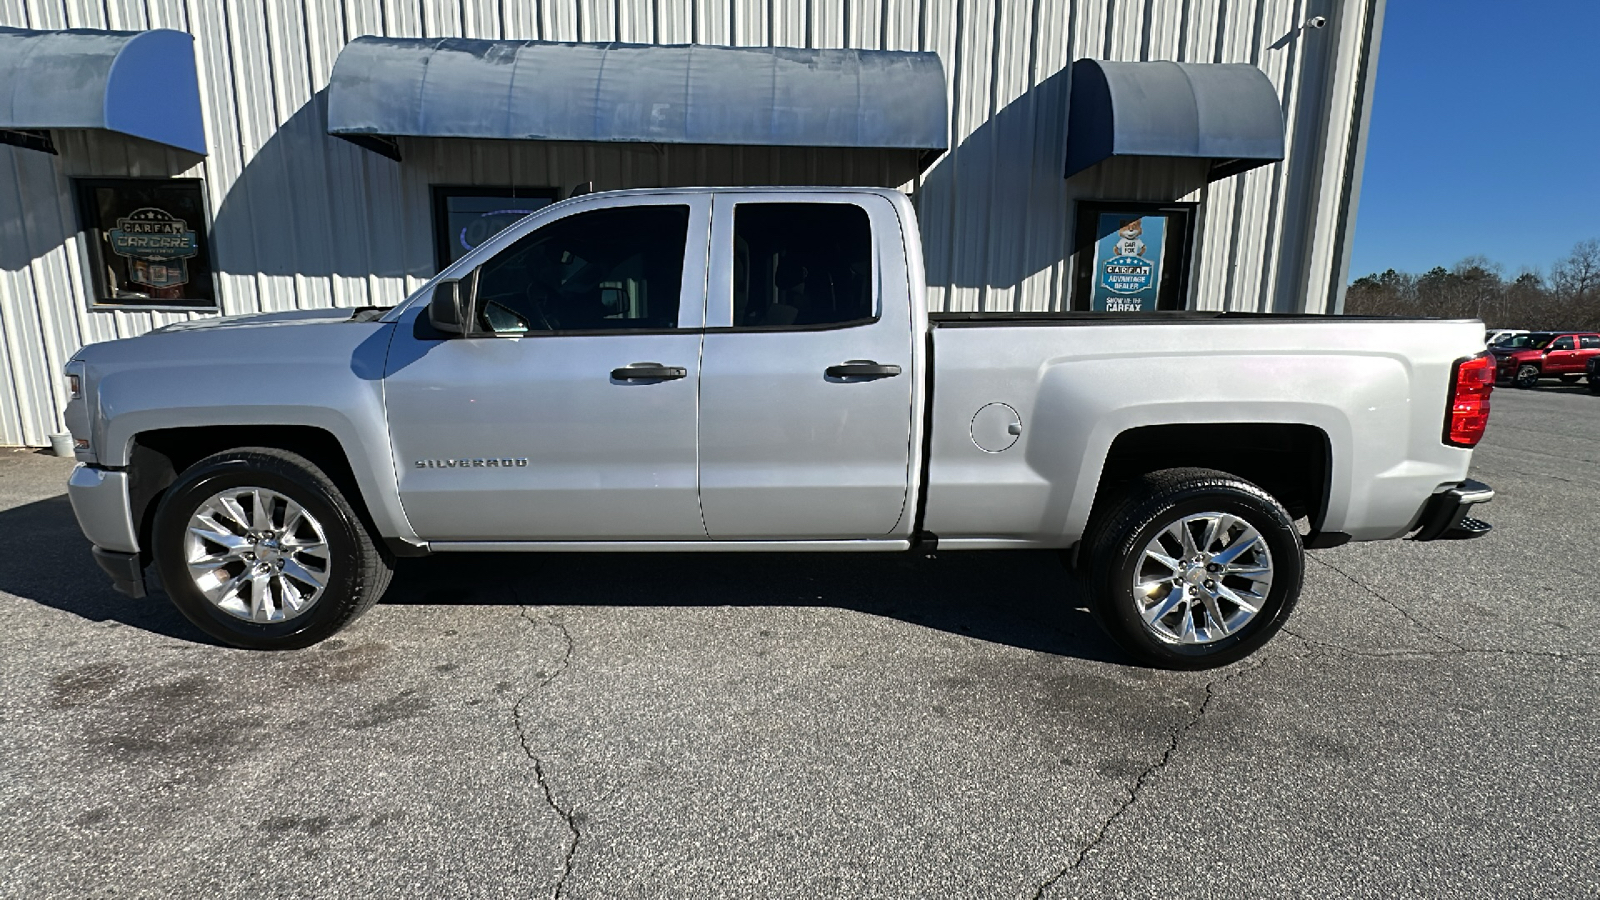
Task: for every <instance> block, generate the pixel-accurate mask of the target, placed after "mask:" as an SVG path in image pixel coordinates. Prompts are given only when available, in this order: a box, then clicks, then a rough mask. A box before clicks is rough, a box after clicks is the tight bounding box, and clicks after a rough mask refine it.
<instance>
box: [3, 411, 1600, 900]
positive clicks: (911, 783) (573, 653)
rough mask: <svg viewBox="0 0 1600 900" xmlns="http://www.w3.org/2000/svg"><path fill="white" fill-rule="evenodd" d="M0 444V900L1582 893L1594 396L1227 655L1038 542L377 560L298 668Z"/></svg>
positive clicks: (1594, 829) (1593, 602) (1537, 430)
mask: <svg viewBox="0 0 1600 900" xmlns="http://www.w3.org/2000/svg"><path fill="white" fill-rule="evenodd" d="M70 467H71V463H70V461H65V460H59V459H54V458H51V457H47V456H44V455H40V454H38V453H35V452H32V451H6V450H0V616H3V621H4V622H5V623H6V627H5V628H4V629H0V661H3V665H0V896H4V897H18V898H24V897H25V898H30V900H31V898H41V897H72V898H88V897H119V898H120V897H162V898H166V897H205V898H208V900H209V898H234V897H238V898H245V897H249V898H278V897H308V898H310V897H314V898H343V897H353V898H373V897H441V898H443V897H450V898H454V897H486V898H487V897H493V898H510V897H543V898H549V897H560V898H633V897H695V898H710V897H759V898H788V897H794V898H822V897H827V898H835V897H837V898H844V897H849V898H857V897H861V898H865V897H886V898H960V897H971V898H984V900H987V898H1043V897H1049V898H1058V897H1148V898H1172V897H1288V896H1304V897H1382V898H1394V897H1419V898H1420V897H1429V898H1431V897H1452V898H1456V897H1493V898H1504V897H1594V896H1600V738H1597V737H1596V733H1595V732H1596V724H1597V722H1600V699H1597V698H1600V646H1597V645H1596V636H1597V635H1600V590H1597V579H1596V574H1595V569H1596V557H1597V554H1596V550H1597V545H1600V397H1593V396H1590V395H1588V394H1587V393H1586V391H1585V390H1584V388H1583V387H1582V386H1577V387H1570V388H1568V387H1556V386H1550V387H1542V388H1540V389H1538V390H1535V391H1516V390H1500V391H1497V392H1496V393H1495V397H1494V413H1493V417H1492V419H1491V425H1490V429H1489V434H1488V437H1487V438H1486V440H1485V442H1484V444H1483V445H1482V446H1481V447H1480V448H1479V450H1478V452H1477V454H1476V456H1475V458H1474V465H1473V470H1474V472H1473V474H1474V477H1477V478H1479V479H1481V480H1484V481H1487V482H1489V483H1490V484H1491V485H1493V486H1494V487H1495V489H1496V490H1497V491H1498V492H1499V497H1498V498H1497V499H1496V500H1495V502H1494V503H1493V504H1492V505H1491V506H1490V507H1488V508H1486V510H1485V512H1484V513H1483V518H1486V519H1488V520H1489V521H1491V522H1493V523H1494V524H1495V526H1496V529H1495V531H1494V532H1493V533H1491V534H1490V535H1488V536H1487V537H1484V538H1482V539H1480V540H1476V541H1464V542H1436V543H1432V544H1415V543H1408V542H1388V543H1382V544H1361V545H1351V546H1347V547H1342V548H1338V549H1335V550H1327V551H1319V552H1316V553H1314V554H1313V555H1312V557H1311V559H1312V562H1311V564H1310V565H1309V567H1308V573H1307V578H1306V585H1305V592H1304V594H1303V599H1302V600H1301V603H1300V606H1299V609H1298V610H1297V611H1296V613H1295V615H1294V617H1293V618H1292V619H1291V620H1290V623H1289V625H1288V627H1287V629H1286V631H1285V632H1284V633H1283V634H1281V635H1280V636H1279V637H1278V638H1277V639H1275V640H1274V642H1273V643H1272V644H1270V645H1269V646H1268V647H1267V648H1266V649H1265V650H1264V651H1262V652H1261V653H1258V654H1257V655H1255V656H1254V657H1251V658H1249V659H1246V660H1244V661H1242V662H1240V663H1237V664H1235V665H1233V666H1230V667H1227V668H1224V669H1220V670H1215V671H1211V672H1201V673H1168V672H1159V671H1152V670H1148V669H1143V668H1139V667H1137V666H1135V665H1132V664H1131V663H1130V661H1129V660H1128V659H1127V658H1126V657H1124V656H1123V655H1122V654H1121V653H1120V652H1119V651H1118V650H1117V649H1116V648H1115V647H1113V646H1112V645H1111V644H1109V642H1108V641H1107V640H1106V639H1105V638H1104V637H1103V636H1102V635H1101V634H1100V633H1099V632H1098V630H1097V629H1096V628H1095V626H1094V624H1093V622H1092V621H1091V620H1090V619H1089V617H1088V615H1087V613H1085V612H1084V611H1082V610H1081V609H1078V608H1076V606H1075V604H1076V603H1077V598H1076V596H1075V595H1074V594H1073V593H1072V592H1071V591H1070V590H1069V588H1068V587H1067V584H1066V579H1065V577H1064V574H1063V572H1062V570H1061V569H1060V567H1059V564H1058V563H1057V561H1056V559H1055V557H1054V556H1053V555H1052V554H1048V553H968V554H961V553H938V554H935V555H934V556H932V557H927V556H923V555H915V556H913V555H905V554H896V555H882V556H874V555H856V554H851V555H841V556H838V557H823V556H812V555H728V556H721V557H709V556H704V555H648V554H645V555H586V554H574V555H541V554H528V555H508V556H471V557H466V556H459V557H438V558H430V559H421V560H405V561H402V562H401V564H400V567H399V569H398V572H397V576H396V579H395V584H394V587H393V588H392V589H391V590H390V593H389V595H388V597H387V598H386V599H385V601H384V602H383V603H382V604H380V605H379V606H378V607H376V608H375V609H374V610H373V611H372V612H370V613H369V614H368V615H367V616H366V617H365V618H364V619H362V620H361V621H360V622H359V623H357V624H356V626H355V627H353V628H351V629H349V630H347V631H345V632H343V633H342V634H340V635H339V636H338V637H336V638H334V639H332V640H329V641H327V642H325V643H323V644H321V645H319V646H316V647H313V648H311V649H308V650H304V651H298V652H291V653H277V654H269V653H252V652H247V651H240V650H233V649H228V648H225V647H221V646H217V645H216V644H214V643H212V642H210V641H209V640H208V639H207V638H205V637H204V636H203V635H202V634H201V633H200V632H199V631H197V630H195V629H194V628H192V627H191V626H190V625H189V624H188V623H187V622H186V621H185V620H183V619H182V618H181V617H180V616H179V615H178V614H177V612H176V611H175V610H173V609H172V608H171V607H170V605H168V604H167V602H166V601H165V599H164V598H163V597H161V596H159V595H158V596H154V597H152V598H150V599H148V600H144V601H134V600H129V599H126V598H124V597H122V596H120V595H118V594H116V593H114V592H113V591H112V590H111V589H110V586H109V583H108V582H107V580H106V579H105V578H104V577H103V576H102V575H101V574H100V572H99V570H98V569H97V568H96V567H95V565H94V563H93V562H92V561H91V559H90V557H89V550H88V545H87V543H86V542H85V541H84V539H83V538H82V536H81V535H80V534H79V532H78V529H77V526H76V524H75V523H74V521H73V518H72V514H71V510H70V508H69V506H68V504H67V500H66V497H65V495H64V482H65V479H66V476H67V473H68V471H69V469H70Z"/></svg>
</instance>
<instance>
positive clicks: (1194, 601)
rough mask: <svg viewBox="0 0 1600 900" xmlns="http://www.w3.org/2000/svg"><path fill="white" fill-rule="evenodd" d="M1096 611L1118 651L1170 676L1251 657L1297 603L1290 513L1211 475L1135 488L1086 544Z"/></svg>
mask: <svg viewBox="0 0 1600 900" xmlns="http://www.w3.org/2000/svg"><path fill="white" fill-rule="evenodd" d="M1084 540H1085V543H1084V551H1085V553H1086V554H1087V555H1086V558H1085V559H1084V565H1085V567H1086V569H1087V577H1088V587H1089V593H1090V596H1091V598H1092V599H1091V610H1092V611H1093V612H1094V614H1095V617H1096V619H1098V620H1099V622H1100V624H1101V626H1102V627H1104V628H1105V630H1106V631H1107V632H1108V633H1109V634H1110V635H1111V637H1112V639H1113V640H1115V641H1116V642H1117V643H1118V644H1119V645H1121V646H1122V648H1123V649H1124V650H1126V651H1128V653H1130V654H1132V655H1133V656H1135V657H1137V658H1138V659H1139V660H1140V661H1142V662H1144V663H1147V664H1150V665H1154V666H1159V667H1161V668H1168V669H1204V668H1210V667H1212V666H1220V665H1225V664H1227V663H1231V662H1234V661H1235V660H1238V659H1242V658H1244V657H1245V656H1248V655H1250V654H1251V653H1254V652H1255V651H1256V650H1257V649H1259V648H1260V647H1261V646H1262V645H1264V644H1265V643H1266V642H1267V641H1268V640H1270V639H1271V638H1272V636H1273V635H1274V634H1276V633H1277V631H1278V629H1279V628H1280V627H1282V626H1283V623H1284V621H1285V620H1286V619H1287V618H1288V616H1289V613H1290V611H1292V610H1293V609H1294V605H1295V602H1296V601H1297V600H1298V599H1299V597H1300V586H1301V580H1302V578H1303V576H1304V572H1305V551H1304V550H1303V548H1302V546H1301V543H1300V533H1299V532H1298V531H1297V530H1296V529H1295V527H1294V522H1293V520H1291V519H1290V518H1289V514H1288V512H1287V511H1285V510H1284V508H1283V506H1282V505H1281V504H1280V503H1278V501H1277V500H1275V499H1273V498H1272V496H1271V495H1269V494H1267V493H1266V492H1265V491H1263V490H1261V489H1260V488H1258V487H1256V486H1255V485H1253V484H1251V483H1249V482H1248V481H1244V480H1243V479H1240V478H1236V477H1234V476H1232V475H1229V474H1227V473H1225V472H1218V471H1214V470H1211V469H1164V470H1162V471H1158V472H1152V473H1150V474H1147V475H1145V476H1143V477H1141V478H1140V479H1139V480H1138V481H1136V482H1134V483H1133V484H1131V485H1129V486H1128V487H1127V488H1126V489H1125V490H1124V491H1123V492H1122V493H1120V494H1119V495H1118V496H1117V498H1116V499H1115V500H1113V501H1112V502H1111V504H1110V506H1109V508H1108V509H1106V510H1105V511H1104V513H1103V514H1097V516H1096V519H1095V522H1094V523H1092V524H1091V527H1090V531H1089V534H1088V535H1086V536H1085V539H1084Z"/></svg>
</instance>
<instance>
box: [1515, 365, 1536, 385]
mask: <svg viewBox="0 0 1600 900" xmlns="http://www.w3.org/2000/svg"><path fill="white" fill-rule="evenodd" d="M1511 383H1512V384H1514V385H1516V386H1517V387H1519V388H1531V387H1533V386H1534V385H1536V384H1538V383H1539V367H1538V366H1534V365H1527V366H1522V367H1521V368H1519V369H1517V374H1516V376H1515V377H1514V378H1513V379H1512V381H1511Z"/></svg>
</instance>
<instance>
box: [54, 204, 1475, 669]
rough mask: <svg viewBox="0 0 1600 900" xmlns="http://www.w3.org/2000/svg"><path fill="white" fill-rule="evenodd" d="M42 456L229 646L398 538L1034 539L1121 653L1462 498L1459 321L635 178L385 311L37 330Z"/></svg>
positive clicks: (389, 548)
mask: <svg viewBox="0 0 1600 900" xmlns="http://www.w3.org/2000/svg"><path fill="white" fill-rule="evenodd" d="M66 371H67V375H68V378H69V382H70V385H71V390H72V399H71V401H70V403H69V405H68V407H67V410H66V419H67V422H68V425H69V427H70V429H71V431H72V434H73V437H74V438H75V441H76V445H77V448H78V449H77V456H78V460H79V465H78V466H77V467H76V469H75V470H74V471H73V473H72V475H71V478H70V481H69V483H68V493H69V495H70V497H71V501H72V506H73V509H74V511H75V513H76V515H77V518H78V521H79V523H80V525H81V527H82V528H83V531H84V534H85V535H86V536H87V537H88V539H89V541H90V542H91V543H92V544H93V545H94V550H93V552H94V556H95V558H96V559H97V560H98V561H99V563H100V565H101V566H102V567H103V568H104V569H105V570H106V572H107V573H109V574H110V576H111V577H112V579H113V580H114V582H115V583H116V585H117V586H118V588H119V589H120V590H122V591H123V592H124V593H127V594H130V595H133V596H135V597H140V596H144V593H145V590H146V586H145V585H146V582H145V570H146V568H147V567H152V566H153V568H154V569H155V570H156V572H157V574H158V576H159V581H160V585H161V587H162V588H163V589H164V590H165V592H166V593H167V595H168V596H169V597H170V598H171V600H172V601H173V602H174V603H175V604H176V606H177V607H178V609H179V610H181V611H182V613H183V614H184V615H185V616H187V617H188V618H189V619H190V620H191V621H193V622H194V623H195V624H196V625H197V626H199V627H200V628H201V629H203V630H204V631H206V632H207V633H209V634H211V635H213V636H214V637H216V638H218V639H220V640H222V641H224V642H227V643H230V644H233V645H237V646H240V647H247V648H259V649H278V648H293V647H303V646H306V645H309V644H311V643H314V642H316V641H319V640H321V639H323V638H326V637H327V636H329V635H330V634H333V633H334V632H335V631H337V630H338V629H340V628H341V627H343V626H345V625H347V624H348V623H350V622H351V621H352V620H353V619H355V618H356V617H357V616H359V615H360V614H361V613H362V612H364V611H365V610H367V609H368V608H369V607H371V606H372V604H373V603H375V602H376V601H377V599H378V598H379V596H380V595H382V593H383V591H384V589H385V587H386V586H387V584H388V582H389V579H390V575H391V571H392V565H393V562H394V559H395V557H402V556H415V555H422V554H428V553H458V552H491V551H493V552H546V551H561V552H574V551H579V552H581V551H678V552H699V551H713V552H715V551H722V552H740V551H824V552H842V551H883V552H896V551H907V550H912V549H915V548H921V549H924V550H926V549H927V548H934V547H936V548H937V549H938V550H940V551H956V550H1000V549H1021V548H1038V549H1047V548H1054V549H1058V550H1061V551H1064V557H1065V559H1066V561H1067V562H1068V564H1069V566H1071V567H1073V568H1074V569H1075V570H1076V572H1077V573H1078V575H1077V577H1078V578H1080V579H1081V582H1080V583H1081V584H1082V585H1083V586H1084V587H1085V588H1086V590H1083V591H1074V590H1069V589H1068V586H1067V584H1066V583H1065V578H1067V577H1068V574H1067V573H1066V572H1064V573H1063V577H1064V582H1063V590H1062V592H1061V595H1060V597H1061V602H1062V603H1063V604H1067V603H1068V602H1069V601H1070V598H1072V597H1074V596H1087V597H1089V598H1091V600H1090V603H1091V608H1092V611H1093V612H1094V614H1095V616H1096V617H1097V618H1098V620H1099V621H1100V623H1101V624H1102V625H1103V626H1104V627H1105V628H1106V630H1107V631H1108V632H1109V633H1110V634H1111V636H1112V637H1113V638H1114V639H1115V640H1116V641H1117V642H1118V643H1119V644H1121V645H1122V646H1123V647H1124V648H1126V650H1127V651H1128V652H1129V653H1130V654H1132V655H1133V656H1134V657H1136V658H1137V659H1139V660H1142V661H1143V662H1145V663H1148V664H1152V665H1157V666H1166V667H1178V668H1185V667H1186V668H1199V667H1206V666H1213V665H1220V664H1223V663H1226V662H1229V661H1231V660H1235V659H1238V658H1240V657H1242V656H1244V655H1246V654H1248V653H1250V652H1252V651H1253V650H1255V649H1256V648H1258V647H1260V646H1261V645H1262V644H1263V643H1265V642H1266V641H1267V640H1268V639H1269V638H1270V637H1271V636H1272V635H1273V634H1274V633H1275V632H1276V631H1277V630H1278V628H1279V627H1280V626H1281V625H1282V624H1283V622H1284V620H1285V618H1286V617H1287V616H1288V615H1289V613H1290V611H1291V610H1292V608H1293V607H1294V605H1295V603H1296V601H1297V599H1298V597H1299V594H1300V590H1301V580H1302V574H1303V566H1304V556H1303V552H1304V548H1306V547H1312V548H1317V547H1327V546H1332V545H1336V544H1339V543H1343V542H1345V541H1349V540H1357V541H1371V540H1385V539H1390V538H1400V537H1404V536H1407V535H1411V536H1412V537H1413V538H1414V539H1417V540H1431V539H1435V538H1440V537H1464V536H1471V535H1476V534H1481V533H1483V532H1484V531H1486V530H1487V529H1488V527H1489V526H1488V525H1486V524H1484V523H1482V522H1480V521H1478V520H1476V519H1473V518H1471V517H1469V516H1467V512H1468V510H1469V509H1470V508H1471V507H1472V506H1474V505H1475V504H1480V503H1483V502H1485V501H1488V500H1490V499H1492V498H1493V496H1494V493H1493V491H1492V490H1490V489H1489V488H1488V487H1487V486H1485V485H1483V484H1480V483H1478V482H1475V481H1471V480H1469V479H1468V478H1467V472H1468V464H1469V462H1470V460H1471V456H1472V451H1471V448H1472V447H1473V446H1474V445H1475V444H1476V443H1477V442H1478V440H1479V438H1480V437H1481V435H1482V434H1483V431H1484V428H1485V425H1486V422H1487V417H1488V412H1489V394H1490V391H1491V390H1492V385H1493V378H1494V373H1495V369H1494V365H1493V362H1492V360H1491V358H1490V357H1489V356H1488V355H1486V354H1484V353H1483V325H1482V323H1481V322H1476V321H1410V320H1381V319H1380V320H1374V319H1359V318H1344V317H1330V316H1276V315H1264V316H1262V315H1241V314H1227V313H1210V312H1192V313H1156V314H1073V313H1066V314H1059V313H1058V314H1033V313H1017V314H1008V315H983V314H972V313H940V314H930V313H929V312H928V307H927V298H926V286H925V283H924V275H923V259H922V252H921V243H920V238H919V234H918V229H917V220H916V217H915V215H914V213H913V209H912V206H911V203H910V201H909V199H908V198H907V197H906V196H905V195H903V194H901V193H899V192H895V191H887V190H858V189H817V188H807V189H693V190H677V189H674V190H635V191H622V192H611V193H600V194H589V195H585V196H582V197H577V198H573V199H570V200H567V201H565V202H562V203H558V204H555V205H552V206H549V207H546V208H545V209H542V210H540V211H538V212H536V213H534V214H533V215H531V216H528V217H527V218H525V219H523V220H522V221H520V222H518V223H517V224H516V225H513V226H511V227H509V228H507V229H506V230H505V231H503V232H501V233H500V234H499V235H497V236H495V237H493V238H491V239H490V240H488V241H487V242H485V243H484V244H482V245H481V246H479V247H477V248H476V249H474V250H473V251H472V252H471V253H469V254H468V255H466V256H465V257H463V258H462V259H461V260H460V261H458V262H456V263H454V264H452V265H450V266H449V267H448V268H446V269H444V271H442V272H440V273H439V275H438V276H436V277H435V278H434V279H432V280H431V281H430V282H428V283H427V284H425V285H424V286H423V287H421V288H420V289H419V290H418V291H417V292H416V293H415V294H413V295H412V296H411V297H410V298H409V299H408V300H407V301H406V302H404V303H401V304H400V305H398V306H396V307H393V308H390V309H361V310H354V311H352V310H349V309H342V310H341V309H329V310H317V311H300V312H289V313H276V314H266V315H252V316H244V317H236V318H221V319H206V320H197V321H193V322H186V323H182V324H177V325H170V326H167V327H166V328H162V329H159V330H157V331H155V332H152V333H150V334H147V335H144V336H141V337H136V338H131V339H127V340H118V341H111V342H107V343H101V344H94V345H91V346H88V347H85V348H84V349H83V350H82V351H80V352H79V353H78V354H77V355H76V356H75V357H74V358H73V359H72V360H71V362H70V363H69V364H68V365H67V367H66Z"/></svg>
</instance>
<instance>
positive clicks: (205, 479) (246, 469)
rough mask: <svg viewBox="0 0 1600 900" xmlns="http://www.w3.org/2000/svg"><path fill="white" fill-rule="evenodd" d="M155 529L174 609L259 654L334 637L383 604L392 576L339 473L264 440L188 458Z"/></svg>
mask: <svg viewBox="0 0 1600 900" xmlns="http://www.w3.org/2000/svg"><path fill="white" fill-rule="evenodd" d="M153 536H154V538H155V542H154V543H155V548H154V549H155V563H156V568H157V570H158V571H159V572H160V573H161V582H162V585H163V586H164V587H165V588H166V591H167V594H168V596H170V597H171V598H172V602H173V604H174V605H176V606H177V607H178V610H179V611H180V612H182V613H183V615H184V616H185V617H186V618H188V619H189V621H191V622H193V623H194V624H195V625H196V626H198V627H199V628H200V630H201V631H204V632H205V633H206V634H209V635H211V636H212V637H214V638H216V639H217V640H220V641H223V642H224V643H228V644H232V645H233V646H235V647H245V648H248V649H252V650H288V649H295V648H299V647H305V646H309V645H311V644H314V643H316V642H317V641H320V640H322V639H323V638H326V637H328V636H329V635H331V634H333V633H334V632H336V631H338V630H339V629H340V628H343V627H344V626H345V625H347V624H349V623H350V622H352V621H353V620H355V618H356V617H357V616H360V615H361V614H362V613H363V612H366V611H367V609H369V608H370V607H371V606H372V604H374V603H376V602H377V600H378V598H379V597H380V596H381V595H382V594H383V591H384V589H385V588H386V587H388V584H389V578H390V576H391V574H392V569H391V568H390V562H389V559H388V557H387V555H386V554H385V553H384V551H383V550H382V548H381V547H380V546H378V545H377V544H375V543H374V541H373V540H372V536H371V535H370V534H369V533H368V531H367V528H366V526H365V525H364V524H363V522H362V521H361V519H360V517H359V516H358V515H357V514H356V512H355V511H354V510H353V509H352V508H351V506H350V504H349V502H348V501H346V500H345V498H344V495H343V494H342V493H341V492H340V491H339V488H338V487H337V486H336V485H335V484H334V483H333V481H332V480H331V479H329V478H328V476H327V475H326V474H325V473H324V472H323V471H322V470H321V469H320V468H318V467H317V465H316V464H315V463H312V462H311V461H310V460H308V459H306V458H305V457H303V456H299V455H297V454H294V453H289V452H286V451H283V450H277V449H272V448H266V447H248V448H242V449H239V450H230V451H227V452H225V453H218V454H216V455H214V456H209V457H207V458H205V459H203V460H201V461H200V462H198V463H196V464H195V465H193V466H191V467H190V468H189V469H188V470H187V471H185V472H184V473H183V474H182V475H180V476H179V477H178V480H177V481H176V482H175V483H174V484H173V485H172V487H171V488H169V489H168V490H167V492H166V495H165V496H164V497H163V498H162V501H161V506H160V507H159V508H158V509H157V511H156V519H155V528H154V535H153Z"/></svg>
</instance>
